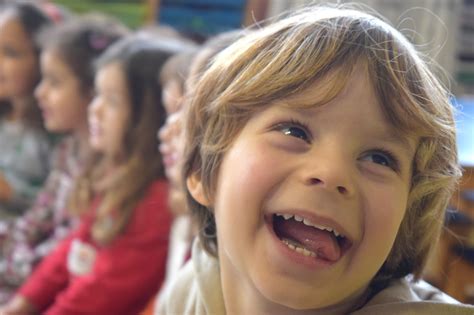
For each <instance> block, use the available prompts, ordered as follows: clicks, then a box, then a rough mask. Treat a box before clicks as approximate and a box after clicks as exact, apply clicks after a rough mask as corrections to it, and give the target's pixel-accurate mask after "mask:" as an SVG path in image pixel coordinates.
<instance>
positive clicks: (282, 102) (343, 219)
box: [160, 7, 473, 314]
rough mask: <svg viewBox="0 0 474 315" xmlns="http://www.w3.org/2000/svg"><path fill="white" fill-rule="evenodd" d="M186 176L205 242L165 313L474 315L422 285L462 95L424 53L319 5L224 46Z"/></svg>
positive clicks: (450, 177)
mask: <svg viewBox="0 0 474 315" xmlns="http://www.w3.org/2000/svg"><path fill="white" fill-rule="evenodd" d="M186 132H187V135H186V137H187V146H186V150H187V151H186V164H185V168H184V175H185V179H186V183H187V190H188V199H189V200H188V203H189V206H190V209H191V211H192V212H193V213H194V214H195V215H196V216H197V218H198V219H199V225H200V227H201V233H200V237H199V239H198V240H197V241H196V243H195V244H194V249H193V259H192V262H190V263H189V264H188V266H187V267H185V269H184V271H183V272H182V274H181V275H180V277H178V279H177V280H176V281H175V283H172V284H171V285H170V286H169V287H168V288H167V289H166V290H165V291H164V293H163V295H162V297H161V309H160V314H178V313H179V314H224V313H227V314H347V313H353V314H380V313H384V314H410V312H413V311H414V310H416V314H445V313H447V312H450V313H453V314H470V313H472V311H473V308H471V307H469V306H464V305H461V304H458V303H457V302H456V301H455V300H453V299H452V298H450V297H449V296H447V295H445V294H443V293H442V292H440V291H437V290H436V289H434V288H432V287H430V286H429V285H428V284H426V283H424V282H422V281H421V282H416V281H411V279H410V278H411V277H412V276H414V279H415V280H417V279H418V278H419V276H420V274H421V271H422V270H423V267H424V265H425V262H426V259H427V255H428V253H429V252H430V250H431V247H432V245H433V244H434V243H435V240H436V239H437V237H438V236H439V232H440V229H441V226H442V218H443V213H444V209H445V207H446V205H447V202H448V199H449V197H450V195H451V193H452V190H453V188H454V185H455V182H456V180H457V178H458V176H459V173H460V172H459V168H458V165H457V156H456V144H455V130H454V122H453V118H452V111H451V106H450V104H449V99H448V93H447V92H446V91H445V90H444V89H443V88H442V86H441V85H440V84H439V83H438V81H437V80H436V78H435V77H434V76H433V74H432V73H431V72H430V71H429V70H428V68H427V66H426V63H425V62H423V61H422V59H421V58H420V56H419V54H418V53H417V52H416V51H415V50H414V48H413V47H412V46H411V44H409V43H408V41H407V40H406V39H405V38H404V37H403V36H402V35H401V34H400V33H399V32H398V31H396V30H395V29H393V28H392V27H390V26H389V25H387V24H386V23H384V22H382V21H381V20H379V19H377V18H375V17H373V16H370V15H367V14H364V13H361V12H359V11H356V10H348V9H337V8H325V7H311V8H308V9H304V10H302V11H300V12H298V13H296V14H295V15H294V16H292V17H288V18H286V19H283V20H281V21H280V22H276V23H274V24H272V25H270V26H267V27H264V28H262V29H260V30H258V31H256V32H255V33H252V34H251V35H248V36H246V37H245V38H243V39H242V40H240V41H238V42H237V43H236V44H234V45H232V46H231V47H229V48H228V49H226V50H225V51H223V52H222V53H221V54H220V55H218V56H217V58H216V59H215V60H214V63H213V64H212V66H211V67H210V68H209V70H208V71H207V72H206V73H205V74H204V75H203V77H202V79H201V81H200V82H199V83H198V86H197V87H196V91H195V94H194V98H193V100H192V103H191V104H190V110H189V112H188V122H187V129H186Z"/></svg>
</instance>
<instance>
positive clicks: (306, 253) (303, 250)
mask: <svg viewBox="0 0 474 315" xmlns="http://www.w3.org/2000/svg"><path fill="white" fill-rule="evenodd" d="M281 241H282V242H283V244H285V245H286V246H288V248H289V249H292V250H294V251H295V252H297V253H299V254H302V255H304V256H310V257H316V256H317V255H316V253H315V252H312V251H310V250H307V249H306V248H304V247H301V246H299V245H297V244H295V243H294V242H292V241H290V240H288V239H286V238H283V239H282V240H281Z"/></svg>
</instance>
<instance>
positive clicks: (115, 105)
mask: <svg viewBox="0 0 474 315" xmlns="http://www.w3.org/2000/svg"><path fill="white" fill-rule="evenodd" d="M95 88H96V96H95V97H94V99H93V100H92V103H91V104H90V106H89V133H90V138H89V143H90V145H91V147H92V148H93V149H95V150H97V151H99V152H102V153H104V154H106V155H108V156H109V157H111V158H115V157H118V156H119V155H120V154H121V153H123V150H124V149H125V148H123V147H122V146H123V139H124V136H125V132H126V130H127V127H128V124H129V121H130V114H131V104H130V97H129V94H128V93H129V92H128V85H127V80H126V78H125V74H124V72H123V69H122V67H121V65H120V64H119V63H117V62H114V63H109V64H106V65H105V66H103V67H102V68H100V69H99V71H98V72H97V75H96V78H95Z"/></svg>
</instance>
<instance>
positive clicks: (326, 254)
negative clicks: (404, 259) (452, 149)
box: [191, 67, 416, 310]
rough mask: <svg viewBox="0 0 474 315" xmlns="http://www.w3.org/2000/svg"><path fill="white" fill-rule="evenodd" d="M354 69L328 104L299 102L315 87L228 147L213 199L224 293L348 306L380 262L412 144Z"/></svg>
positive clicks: (399, 215)
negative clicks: (398, 131) (389, 120)
mask: <svg viewBox="0 0 474 315" xmlns="http://www.w3.org/2000/svg"><path fill="white" fill-rule="evenodd" d="M357 69H358V70H356V71H354V74H353V75H352V77H351V78H350V79H349V81H348V83H347V86H346V88H345V89H344V90H343V91H342V92H341V93H340V94H339V95H338V96H337V97H336V98H335V99H333V100H332V101H331V102H329V103H328V104H325V105H323V106H320V107H312V108H306V109H301V108H298V107H297V106H295V104H298V103H299V102H302V103H304V104H308V103H311V102H312V101H314V100H317V99H318V98H319V97H320V94H319V93H321V91H322V90H324V87H321V86H320V85H318V84H316V85H315V86H313V87H312V88H310V89H308V90H307V91H306V92H302V93H299V94H298V95H296V96H295V97H292V98H291V99H286V100H282V101H280V103H278V102H277V103H276V104H273V105H271V106H269V107H267V108H266V109H264V110H263V111H262V112H259V113H257V114H255V115H254V116H252V117H251V118H250V120H249V121H248V122H247V124H246V125H245V126H244V127H243V129H242V130H241V132H240V133H239V135H238V136H237V138H236V139H235V140H234V142H233V144H232V146H231V147H230V149H229V150H228V151H227V152H226V154H225V156H224V159H223V161H222V164H221V167H220V169H219V174H218V178H217V185H216V190H215V191H214V193H213V194H212V200H211V201H210V203H211V204H210V207H211V208H213V209H214V212H215V219H216V226H217V239H218V253H219V262H220V268H221V276H222V279H223V280H222V282H223V289H224V297H226V294H228V296H230V295H233V294H234V296H235V294H236V295H237V296H240V297H242V299H247V301H249V303H250V305H262V303H263V304H264V305H266V306H267V307H270V309H272V307H276V308H277V309H280V310H281V309H285V308H291V309H293V310H295V309H306V310H308V309H320V308H325V307H336V306H337V307H339V306H341V307H342V308H341V310H344V307H350V305H351V304H353V303H356V302H357V299H359V298H360V297H361V295H362V293H363V292H364V290H365V289H366V288H367V286H368V284H369V282H370V281H371V279H372V278H373V277H374V276H375V274H376V273H377V271H378V270H379V268H380V267H381V265H382V264H383V263H384V261H385V259H386V258H387V256H388V254H389V252H390V250H391V248H392V245H393V243H394V241H395V238H396V235H397V231H398V229H399V226H400V224H401V222H402V219H403V217H404V214H405V211H406V206H407V198H408V193H409V187H410V181H411V164H412V160H413V157H414V153H415V147H416V140H415V139H401V138H399V137H398V136H397V134H396V133H395V130H394V129H393V127H392V126H391V125H390V124H389V123H387V122H386V121H385V119H384V116H383V113H382V109H381V107H380V106H379V104H378V102H377V99H376V96H375V94H374V92H373V90H372V88H371V83H370V81H369V79H368V77H367V75H366V74H365V71H363V70H362V68H361V67H359V68H357ZM191 193H193V192H192V191H191ZM226 283H231V284H232V285H231V286H227V287H226V285H225V284H226ZM230 287H232V288H230ZM239 290H241V291H239ZM242 292H244V293H243V294H244V295H241V294H242ZM246 294H248V295H246ZM344 304H345V306H342V305H344ZM346 310H347V309H346Z"/></svg>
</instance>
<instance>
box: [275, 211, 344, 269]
mask: <svg viewBox="0 0 474 315" xmlns="http://www.w3.org/2000/svg"><path fill="white" fill-rule="evenodd" d="M273 226H274V229H275V232H276V234H277V236H278V237H279V238H280V239H283V238H286V239H289V240H291V241H293V242H295V243H299V244H301V245H300V247H304V248H306V249H308V250H310V251H312V252H314V253H316V255H317V256H318V257H319V258H323V259H326V260H329V261H337V260H338V259H339V258H340V256H341V249H340V247H339V244H338V242H337V239H336V237H335V236H334V234H333V233H331V232H328V231H323V230H320V229H317V228H314V227H311V226H307V225H305V224H304V223H303V222H298V221H295V220H293V219H290V220H285V219H283V218H281V217H278V216H276V217H275V218H274V223H273Z"/></svg>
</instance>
